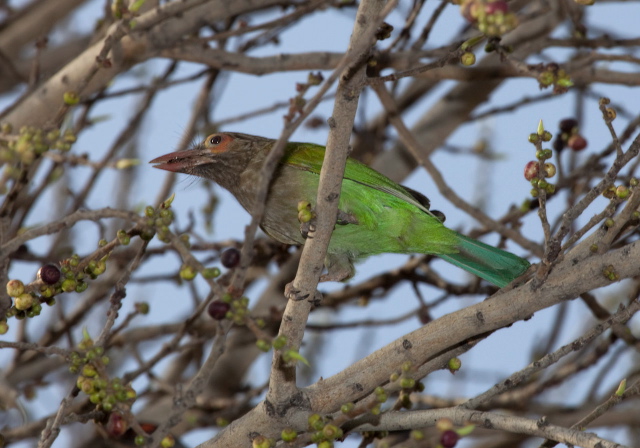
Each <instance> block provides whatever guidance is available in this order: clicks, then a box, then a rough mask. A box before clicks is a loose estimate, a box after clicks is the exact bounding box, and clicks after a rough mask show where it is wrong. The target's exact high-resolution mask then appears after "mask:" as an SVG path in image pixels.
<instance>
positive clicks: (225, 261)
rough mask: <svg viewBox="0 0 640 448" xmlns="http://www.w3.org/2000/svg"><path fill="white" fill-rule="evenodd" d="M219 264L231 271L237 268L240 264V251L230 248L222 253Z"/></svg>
mask: <svg viewBox="0 0 640 448" xmlns="http://www.w3.org/2000/svg"><path fill="white" fill-rule="evenodd" d="M220 263H222V266H224V267H225V268H227V269H233V268H235V267H236V266H238V263H240V251H239V250H238V249H236V248H235V247H230V248H229V249H227V250H225V251H224V252H222V255H220Z"/></svg>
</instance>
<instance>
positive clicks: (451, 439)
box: [440, 429, 460, 448]
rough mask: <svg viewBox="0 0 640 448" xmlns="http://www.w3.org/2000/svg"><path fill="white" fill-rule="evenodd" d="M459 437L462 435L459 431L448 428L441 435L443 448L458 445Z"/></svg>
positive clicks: (451, 447)
mask: <svg viewBox="0 0 640 448" xmlns="http://www.w3.org/2000/svg"><path fill="white" fill-rule="evenodd" d="M459 439H460V436H459V435H458V433H457V432H455V431H452V430H451V429H448V430H447V431H445V432H443V433H442V435H441V436H440V444H441V445H442V446H443V448H453V447H454V446H456V443H458V440H459Z"/></svg>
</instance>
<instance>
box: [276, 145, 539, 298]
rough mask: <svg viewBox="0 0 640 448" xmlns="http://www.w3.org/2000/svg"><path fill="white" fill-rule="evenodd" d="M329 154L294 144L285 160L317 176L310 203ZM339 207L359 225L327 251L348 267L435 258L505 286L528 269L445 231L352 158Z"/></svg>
mask: <svg viewBox="0 0 640 448" xmlns="http://www.w3.org/2000/svg"><path fill="white" fill-rule="evenodd" d="M324 153H325V148H324V147H323V146H319V145H314V144H311V143H289V145H288V146H287V149H286V154H285V156H284V158H283V160H282V163H283V164H284V165H285V166H288V167H292V168H296V169H298V170H302V171H307V172H309V173H313V174H314V176H312V177H311V178H308V179H307V178H306V177H305V181H304V184H305V185H306V187H307V188H305V189H306V190H308V191H307V192H305V194H306V195H308V196H310V198H309V199H310V200H311V201H314V200H315V196H314V194H313V193H314V192H315V191H317V188H318V175H319V173H320V169H321V168H322V162H323V160H324ZM339 208H340V210H341V211H343V212H344V213H347V214H349V215H351V216H353V217H355V218H356V219H357V220H358V225H352V224H347V225H337V226H336V228H335V230H334V232H333V236H332V238H331V242H330V244H329V249H328V252H329V256H330V257H331V256H334V257H336V258H337V257H345V256H346V257H347V258H348V262H347V263H351V262H353V261H354V260H357V259H358V258H363V257H367V256H370V255H375V254H381V253H407V254H410V253H423V254H435V255H439V256H440V257H441V258H443V259H444V260H446V261H448V262H450V263H452V264H454V265H455V266H458V267H460V268H462V269H464V270H466V271H468V272H470V273H472V274H475V275H477V276H479V277H481V278H483V279H485V280H487V281H489V282H491V283H493V284H495V285H497V286H500V287H503V286H505V285H507V284H508V283H510V282H511V281H513V280H514V279H515V278H517V277H519V276H520V275H521V274H522V273H523V272H524V271H525V270H526V269H527V268H528V266H529V262H528V261H526V260H524V259H522V258H520V257H518V256H516V255H514V254H511V253H509V252H506V251H503V250H501V249H497V248H495V247H492V246H489V245H487V244H484V243H482V242H480V241H477V240H474V239H471V238H468V237H466V236H464V235H460V234H459V233H457V232H455V231H453V230H450V229H448V228H446V227H445V226H444V225H443V224H442V223H441V222H440V221H439V220H438V218H436V217H435V216H434V215H433V214H432V213H431V212H430V211H429V210H428V208H427V207H425V206H424V205H423V204H422V203H420V202H419V201H418V200H417V199H416V198H415V197H414V196H413V195H411V193H410V192H409V191H408V190H407V189H405V188H404V187H402V186H401V185H399V184H397V183H395V182H394V181H392V180H391V179H389V178H388V177H386V176H384V175H382V174H380V173H378V172H377V171H375V170H373V169H371V168H369V167H368V166H367V165H364V164H362V163H360V162H358V161H356V160H354V159H347V164H346V167H345V174H344V180H343V183H342V191H341V196H340V204H339ZM343 263H344V261H343Z"/></svg>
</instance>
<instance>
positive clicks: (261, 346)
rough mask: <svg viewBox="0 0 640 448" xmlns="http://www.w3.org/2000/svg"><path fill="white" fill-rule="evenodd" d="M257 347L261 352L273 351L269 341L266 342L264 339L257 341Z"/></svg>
mask: <svg viewBox="0 0 640 448" xmlns="http://www.w3.org/2000/svg"><path fill="white" fill-rule="evenodd" d="M256 346H257V347H258V350H260V351H261V352H265V353H266V352H268V351H269V350H271V344H270V343H269V342H268V341H265V340H264V339H258V340H257V341H256Z"/></svg>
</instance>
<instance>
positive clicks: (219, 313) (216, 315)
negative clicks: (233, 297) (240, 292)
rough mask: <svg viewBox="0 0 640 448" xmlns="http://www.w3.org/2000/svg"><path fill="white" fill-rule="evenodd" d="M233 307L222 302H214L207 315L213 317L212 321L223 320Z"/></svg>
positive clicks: (210, 305)
mask: <svg viewBox="0 0 640 448" xmlns="http://www.w3.org/2000/svg"><path fill="white" fill-rule="evenodd" d="M230 308H231V307H230V306H229V304H228V303H224V302H223V301H222V300H214V301H213V302H211V303H210V304H209V307H208V308H207V313H209V316H211V318H212V319H215V320H222V319H224V317H225V316H226V315H227V311H229V309H230Z"/></svg>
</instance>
